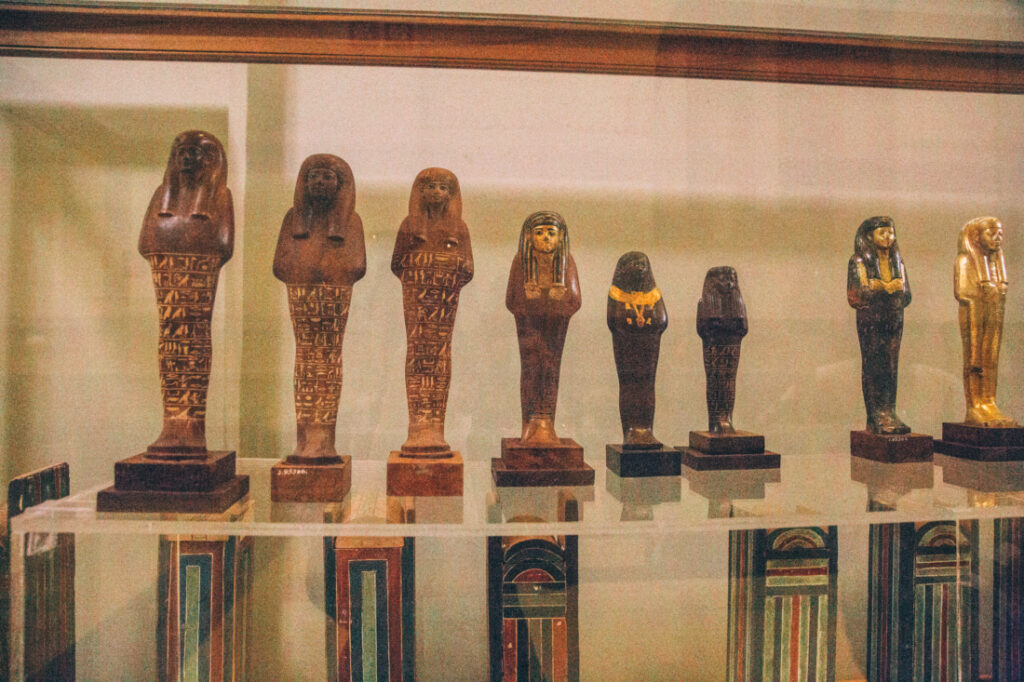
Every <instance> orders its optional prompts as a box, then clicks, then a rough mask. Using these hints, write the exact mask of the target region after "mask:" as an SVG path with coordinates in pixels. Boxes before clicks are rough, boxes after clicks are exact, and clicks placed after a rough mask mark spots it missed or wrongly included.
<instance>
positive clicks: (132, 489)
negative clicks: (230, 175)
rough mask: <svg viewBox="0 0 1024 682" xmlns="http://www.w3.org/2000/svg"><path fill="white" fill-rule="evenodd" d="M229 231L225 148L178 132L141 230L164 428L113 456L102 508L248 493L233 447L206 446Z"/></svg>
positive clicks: (209, 507)
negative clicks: (216, 313) (144, 443)
mask: <svg viewBox="0 0 1024 682" xmlns="http://www.w3.org/2000/svg"><path fill="white" fill-rule="evenodd" d="M234 234H235V224H234V209H233V205H232V200H231V191H230V190H229V189H228V187H227V156H226V155H225V153H224V147H223V146H222V145H221V143H220V141H219V140H218V139H217V138H216V137H214V136H213V135H211V134H210V133H207V132H203V131H199V130H190V131H187V132H184V133H181V134H180V135H178V136H177V137H176V138H175V139H174V144H173V145H172V147H171V156H170V159H169V160H168V162H167V170H166V172H165V173H164V181H163V184H161V185H160V187H158V188H157V190H156V192H155V193H154V194H153V198H152V200H150V202H149V208H148V209H147V210H146V216H145V218H144V219H143V222H142V233H141V234H140V235H139V253H140V254H142V256H143V257H145V258H146V259H147V260H148V261H149V264H150V267H151V269H152V272H153V284H154V287H155V288H156V299H157V310H158V313H159V320H160V341H159V346H158V354H159V360H160V363H159V366H160V387H161V391H162V394H163V429H162V430H161V432H160V435H159V437H158V438H157V439H156V441H154V442H153V443H152V444H151V445H150V446H149V448H148V449H147V451H146V452H145V453H143V454H141V455H137V456H135V457H131V458H128V459H126V460H122V461H121V462H118V463H117V465H116V466H115V472H114V473H115V477H114V478H115V485H114V487H113V488H108V489H106V490H103V491H101V492H100V494H99V497H98V498H97V508H98V509H99V510H100V511H195V512H208V511H222V510H223V509H224V508H225V507H227V506H228V505H230V504H231V503H232V502H234V501H235V500H236V499H238V497H240V496H241V495H242V494H244V493H245V492H246V491H247V490H248V477H245V476H235V475H234V471H235V467H234V459H235V453H234V452H228V451H220V452H209V453H208V452H207V450H206V427H205V424H206V391H207V387H208V385H209V379H210V364H211V360H212V350H213V348H212V344H211V334H210V321H211V317H212V315H213V302H214V296H215V294H216V291H217V279H218V276H219V274H220V268H221V266H222V265H224V263H226V262H227V261H228V259H230V258H231V253H232V250H233V248H234Z"/></svg>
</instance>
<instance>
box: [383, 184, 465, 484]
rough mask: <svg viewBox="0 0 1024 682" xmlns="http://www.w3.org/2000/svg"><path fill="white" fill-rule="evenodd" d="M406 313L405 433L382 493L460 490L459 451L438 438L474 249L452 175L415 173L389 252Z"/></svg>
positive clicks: (391, 464)
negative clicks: (457, 321) (455, 331)
mask: <svg viewBox="0 0 1024 682" xmlns="http://www.w3.org/2000/svg"><path fill="white" fill-rule="evenodd" d="M391 271H392V272H393V273H394V274H395V276H396V277H398V279H399V280H400V281H401V282H402V305H403V308H404V311H405V335H406V360H405V392H406V400H407V403H408V406H409V436H408V438H407V439H406V441H405V443H403V444H402V447H401V449H400V450H398V451H395V452H392V453H391V457H390V458H389V459H388V494H389V495H423V496H426V495H433V496H448V495H461V494H462V457H461V456H460V455H459V453H458V452H455V451H453V450H452V449H451V447H449V445H448V443H447V441H445V437H444V422H445V412H446V409H447V405H448V388H449V384H450V382H451V376H452V368H451V357H452V346H451V342H452V331H453V329H454V327H455V313H456V311H457V310H458V306H459V292H460V291H461V290H462V287H463V286H465V285H466V284H467V283H468V282H469V281H470V280H471V279H472V278H473V249H472V247H471V246H470V243H469V229H468V228H467V227H466V223H464V222H463V221H462V193H461V191H460V189H459V181H458V178H456V177H455V174H454V173H452V172H451V171H450V170H446V169H444V168H427V169H425V170H422V171H420V173H419V175H417V176H416V180H415V181H414V182H413V186H412V192H411V193H410V197H409V215H408V217H406V219H405V220H403V221H402V225H401V227H399V229H398V236H397V237H396V239H395V250H394V253H393V254H392V256H391Z"/></svg>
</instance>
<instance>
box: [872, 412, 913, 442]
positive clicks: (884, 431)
mask: <svg viewBox="0 0 1024 682" xmlns="http://www.w3.org/2000/svg"><path fill="white" fill-rule="evenodd" d="M868 431H871V432H872V433H878V434H881V435H883V436H896V435H900V434H904V433H910V427H909V426H907V425H906V424H904V423H903V421H902V420H901V419H900V418H899V417H897V416H896V415H895V414H893V413H892V412H882V413H881V414H879V415H877V416H874V417H869V418H868Z"/></svg>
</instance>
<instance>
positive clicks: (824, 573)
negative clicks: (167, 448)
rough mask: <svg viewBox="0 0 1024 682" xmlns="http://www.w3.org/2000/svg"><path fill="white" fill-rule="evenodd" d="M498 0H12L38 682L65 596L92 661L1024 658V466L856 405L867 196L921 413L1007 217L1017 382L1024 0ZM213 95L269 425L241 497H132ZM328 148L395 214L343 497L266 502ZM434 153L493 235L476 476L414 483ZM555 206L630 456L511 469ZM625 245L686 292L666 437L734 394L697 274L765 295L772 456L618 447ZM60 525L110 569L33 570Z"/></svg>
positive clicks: (151, 429) (17, 314)
mask: <svg viewBox="0 0 1024 682" xmlns="http://www.w3.org/2000/svg"><path fill="white" fill-rule="evenodd" d="M482 4H483V3H474V2H470V1H468V0H467V1H465V2H450V3H445V4H444V5H443V6H440V7H439V6H437V5H436V4H432V5H430V7H429V8H426V7H419V6H415V5H413V4H412V3H406V7H405V10H407V11H402V12H392V11H384V9H382V8H381V7H378V6H376V5H375V4H374V3H370V2H367V3H361V4H360V5H358V6H357V7H355V8H354V9H350V10H346V11H340V10H336V9H334V8H330V7H310V6H307V5H306V4H304V5H303V6H302V7H289V6H265V5H263V4H260V5H259V6H255V5H252V6H251V5H242V4H234V5H217V6H200V5H187V6H185V5H174V6H168V5H164V4H152V5H150V4H145V3H140V4H132V5H125V4H120V3H103V2H95V3H84V4H57V5H51V4H33V3H6V4H5V5H3V6H2V7H0V55H3V56H2V57H0V82H2V83H3V86H2V88H0V169H2V172H0V188H2V190H3V191H0V230H2V231H3V235H4V236H5V242H6V244H7V248H6V249H3V250H0V289H2V290H3V291H4V292H5V295H4V296H2V297H0V339H2V340H3V343H2V344H0V367H2V370H0V419H2V420H3V437H2V438H0V471H2V472H3V474H4V475H5V476H6V478H7V479H10V478H11V477H12V476H14V475H16V474H20V473H22V472H25V471H30V470H32V469H36V468H39V467H42V466H45V465H47V464H51V463H53V462H58V461H67V462H68V463H69V465H70V480H71V494H70V496H68V497H66V498H63V499H61V500H55V501H50V502H46V503H44V504H42V505H39V506H36V507H32V508H30V509H27V510H25V511H24V512H23V513H21V514H20V515H19V516H17V517H16V518H14V519H13V520H12V524H11V533H12V535H11V548H12V551H11V553H12V565H11V584H12V626H11V634H12V647H11V666H12V667H11V672H12V675H11V677H12V679H21V678H23V677H31V676H32V672H31V671H29V670H26V668H25V666H26V658H25V655H24V650H25V644H26V642H25V637H31V636H32V632H34V631H38V629H39V627H40V626H39V622H38V621H37V620H36V621H34V620H33V617H35V616H38V615H39V614H41V613H47V612H48V611H47V610H48V609H58V610H59V609H64V610H65V611H64V613H66V610H67V609H69V608H72V609H73V622H74V635H73V639H74V652H73V653H74V663H75V667H76V671H77V677H78V678H79V679H153V678H178V677H180V678H182V679H230V678H236V679H242V678H248V679H323V678H324V677H329V678H330V679H338V678H342V679H403V678H404V679H412V678H415V679H422V680H480V679H487V678H491V679H517V680H520V679H521V680H532V679H582V680H633V679H702V680H703V679H723V678H726V679H730V680H741V679H743V680H753V679H762V678H764V679H768V678H771V677H772V676H773V675H774V676H778V677H779V678H780V679H784V678H788V679H841V680H846V679H907V678H913V679H940V677H941V674H942V671H943V670H944V671H945V673H946V674H947V675H949V677H956V676H957V675H960V676H962V677H964V678H972V677H980V678H992V679H1014V677H1013V675H1015V674H1019V673H1020V671H1021V670H1022V662H1021V659H1020V657H1019V651H1020V650H1021V649H1022V647H1021V640H1020V636H1021V635H1020V633H1021V632H1022V631H1024V629H1022V627H1021V618H1022V616H1021V614H1022V613H1024V610H1022V601H1024V596H1022V588H1021V585H1022V584H1024V580H1022V575H1021V568H1020V556H1021V553H1022V552H1024V526H1022V524H1024V522H1022V521H1021V518H1022V517H1024V464H1022V463H1021V462H1008V463H988V464H986V463H977V462H971V461H965V460H960V459H955V458H950V457H944V456H942V455H935V457H934V459H933V461H931V462H917V463H911V464H901V465H885V464H880V463H878V462H872V461H867V460H862V459H859V458H852V457H850V455H849V451H850V447H849V432H850V431H851V430H853V429H860V428H863V425H864V406H863V403H862V398H861V387H860V353H859V348H858V341H857V330H856V325H855V321H854V313H853V311H852V310H851V309H850V308H849V306H848V305H847V302H846V299H845V289H844V282H845V276H846V266H847V261H848V259H849V257H850V254H851V253H852V248H853V241H854V235H855V232H856V230H857V226H858V225H859V224H860V223H861V222H862V221H863V220H864V219H865V218H867V217H869V216H874V215H890V216H892V217H893V219H894V222H895V224H896V226H897V230H898V235H899V240H900V247H901V251H902V255H903V258H904V260H905V263H906V268H907V272H908V278H909V279H911V280H912V281H913V286H914V298H913V302H912V305H911V306H910V307H908V308H907V310H906V313H905V323H904V332H903V347H902V362H901V363H900V364H901V368H900V369H901V371H900V383H899V400H898V403H897V405H898V409H899V415H900V417H901V418H902V419H903V420H904V421H906V422H907V423H908V424H910V425H911V426H912V427H913V429H914V430H915V431H916V432H920V433H924V434H931V435H935V436H936V437H938V436H939V435H940V432H941V424H942V423H943V422H945V421H956V420H959V419H961V418H962V415H963V410H964V407H963V397H962V396H963V390H962V378H961V370H962V364H961V358H960V352H961V351H960V337H959V331H958V323H957V307H956V302H955V300H954V299H953V296H952V286H951V284H952V271H953V262H954V259H955V257H956V240H957V236H958V234H959V230H960V228H961V226H962V225H963V224H964V223H965V222H967V221H968V220H970V219H972V218H975V217H977V216H982V215H994V216H998V217H999V218H1000V219H1001V220H1002V222H1003V225H1004V226H1005V230H1006V240H1005V244H1004V251H1005V257H1006V266H1007V271H1008V273H1009V280H1010V290H1009V300H1008V303H1009V305H1008V306H1007V308H1006V319H1005V328H1004V335H1003V339H1004V341H1003V348H1002V356H1001V363H1000V369H1001V371H1000V374H999V376H1000V383H999V398H1000V406H1001V407H1002V409H1003V410H1004V411H1005V412H1007V413H1008V414H1010V415H1011V416H1015V417H1017V418H1018V419H1021V418H1024V392H1022V391H1021V386H1022V383H1024V375H1022V370H1021V367H1022V366H1024V362H1022V360H1024V350H1022V345H1021V343H1020V338H1021V334H1022V332H1024V318H1022V316H1021V313H1020V310H1021V306H1020V305H1017V304H1016V301H1019V300H1020V299H1019V297H1020V296H1021V292H1020V291H1019V290H1018V289H1017V288H1015V281H1016V280H1015V277H1016V273H1020V272H1024V236H1022V230H1021V228H1022V226H1024V206H1022V204H1021V202H1020V200H1019V194H1020V192H1019V188H1020V186H1021V184H1022V181H1024V142H1022V140H1024V100H1021V98H1020V93H1022V92H1024V42H1022V41H1024V11H1022V10H1021V8H1020V7H1019V6H1017V5H1016V4H1014V3H1009V2H986V3H971V4H970V7H965V6H962V3H956V2H939V3H928V4H927V6H925V5H924V4H918V3H906V4H903V5H900V6H893V5H892V3H887V2H856V3H846V4H844V5H843V6H841V7H836V6H835V4H834V3H825V2H817V1H814V0H806V1H805V2H800V3H795V4H793V3H789V4H786V5H779V4H775V3H762V2H716V3H707V4H706V6H705V7H702V8H700V9H697V8H691V7H689V5H690V4H691V3H660V4H659V6H658V7H646V6H645V7H639V6H638V7H636V8H629V9H626V8H623V7H622V6H621V3H595V4H594V5H593V6H592V7H590V8H586V9H585V10H580V9H579V5H578V4H577V3H563V2H557V1H551V2H536V3H530V5H529V7H528V8H527V9H525V10H523V14H502V15H494V14H476V13H474V12H481V11H493V9H492V8H490V7H483V6H480V5H482ZM423 9H430V10H432V11H430V12H423V11H421V10H423ZM434 10H443V11H442V12H440V13H438V12H436V11H434ZM581 15H582V16H581ZM189 129H202V130H207V131H210V132H212V133H213V134H215V135H216V136H217V137H218V138H219V139H220V140H221V141H222V142H223V143H224V146H225V148H226V151H227V160H228V186H229V187H230V188H231V190H232V193H233V195H234V208H235V221H236V237H235V239H236V241H235V253H234V256H233V258H232V259H231V260H230V261H229V262H228V263H227V264H226V265H225V266H224V267H223V270H222V273H221V280H220V291H219V292H218V294H217V299H218V300H217V302H216V306H215V309H214V318H213V330H212V331H213V370H212V374H211V385H210V394H209V396H210V397H209V403H208V411H207V412H208V416H207V438H208V441H209V446H210V447H211V449H218V450H235V451H236V452H237V454H238V457H239V458H240V459H239V473H241V474H246V475H248V476H249V477H250V493H249V495H248V496H247V497H246V498H243V500H242V501H240V502H239V503H238V504H237V505H235V506H233V507H232V508H230V509H229V510H227V511H226V512H225V513H224V514H220V515H156V514H152V515H147V514H101V513H97V512H96V510H95V509H96V507H95V499H96V492H97V491H98V490H99V489H101V488H103V487H105V486H107V485H109V481H110V479H111V478H112V473H113V463H114V462H115V461H118V460H121V459H123V458H125V457H129V456H131V455H134V454H136V453H138V452H140V451H142V450H143V449H144V448H145V445H146V444H147V443H149V442H150V441H151V440H152V439H153V437H154V436H155V435H156V433H157V431H158V429H159V423H160V402H159V377H158V373H157V371H156V369H157V368H156V362H155V359H156V358H155V353H154V350H155V348H156V342H157V325H156V324H155V322H156V320H155V315H154V308H153V294H152V284H151V282H150V273H149V269H148V265H147V263H146V261H145V260H144V259H143V258H142V257H140V256H139V255H138V254H137V252H136V245H137V241H138V234H139V228H140V226H141V220H142V216H143V214H144V213H145V210H146V206H147V203H148V201H149V199H150V197H151V196H152V193H153V190H154V188H155V187H156V186H157V185H158V184H159V183H160V181H161V177H162V175H163V170H164V166H165V164H166V160H167V153H168V150H169V149H170V144H171V141H172V140H173V139H174V136H175V135H176V134H177V133H179V132H181V131H183V130H189ZM314 153H332V154H336V155H338V156H340V157H342V158H344V159H345V160H346V161H347V162H348V163H349V165H350V166H351V168H352V171H353V174H354V178H355V185H356V210H357V211H358V212H359V214H360V215H361V216H362V221H363V224H364V230H365V234H366V251H367V274H366V277H365V278H364V279H363V280H362V281H360V282H358V283H357V284H356V285H355V286H354V290H353V295H352V302H351V309H350V314H349V320H348V328H347V331H346V341H345V350H344V379H343V388H342V393H341V408H340V414H339V417H338V433H337V445H338V451H339V453H341V454H346V455H351V456H352V459H353V470H352V491H351V492H350V494H349V496H348V497H347V498H346V500H345V501H344V502H343V503H340V504H335V505H322V504H320V505H314V504H305V505H303V504H297V503H272V502H271V500H270V483H269V480H270V467H271V465H272V464H274V463H275V462H277V461H278V460H280V459H281V458H282V457H285V456H286V455H288V454H290V453H291V450H292V447H293V446H294V443H295V434H296V427H295V415H294V408H293V402H292V400H293V398H292V384H291V379H292V362H293V358H294V341H293V339H292V332H291V328H290V323H289V317H288V306H287V297H286V290H285V286H284V285H283V284H281V282H279V281H278V280H276V279H275V278H274V275H273V273H272V261H273V255H274V248H275V244H276V240H277V235H278V231H279V228H280V225H281V221H282V218H283V217H284V214H285V212H286V211H287V210H288V208H289V207H290V206H291V197H292V192H293V188H294V183H295V174H296V172H297V171H298V169H299V166H300V164H301V163H302V160H303V159H304V158H306V157H307V156H309V155H310V154H314ZM430 166H443V167H446V168H449V169H451V170H452V171H454V172H455V174H456V175H457V176H458V178H459V183H460V185H461V191H462V200H463V208H462V216H463V219H464V220H465V222H466V224H467V225H468V228H469V232H470V234H471V237H472V241H473V253H474V260H475V276H474V278H473V281H472V282H470V283H469V284H467V285H466V287H465V289H464V290H463V291H462V293H461V305H460V311H459V313H458V319H457V321H456V323H455V328H454V334H453V340H452V357H453V371H452V382H451V391H450V396H449V402H448V416H447V439H448V441H449V443H450V444H451V446H452V447H453V449H456V450H459V451H460V452H461V454H462V458H463V460H464V461H465V487H464V494H463V495H462V496H461V497H455V498H433V499H430V498H388V497H387V496H386V495H385V462H386V459H387V457H388V454H389V452H390V451H391V450H395V449H397V448H398V447H399V446H400V445H401V443H402V441H403V440H404V438H405V429H406V424H407V421H406V420H407V412H406V402H405V396H404V390H405V385H404V380H403V377H404V371H405V364H404V359H405V356H404V351H405V343H404V336H403V332H404V328H403V318H402V292H401V286H400V284H399V282H398V280H397V279H396V278H395V277H394V276H393V275H392V273H391V272H390V269H389V263H390V257H391V253H392V248H393V245H394V240H395V235H396V233H397V231H398V227H399V224H400V223H401V221H402V219H403V217H404V216H405V215H406V213H407V207H408V196H409V194H408V193H409V186H410V183H411V182H412V180H413V178H414V177H415V176H416V174H417V173H418V172H419V171H420V170H421V169H423V168H427V167H430ZM541 209H547V210H554V211H558V212H559V213H560V214H561V215H562V216H564V217H565V220H566V222H567V223H568V225H569V228H570V230H571V231H572V239H573V244H572V248H573V256H574V258H575V261H576V264H577V268H578V272H579V279H580V288H581V291H582V300H583V303H582V308H581V309H580V311H579V313H577V314H576V316H575V317H574V318H573V320H572V322H571V323H570V325H569V330H568V335H567V338H566V344H565V350H564V356H563V361H562V370H561V371H562V374H561V386H560V393H559V403H558V412H557V425H558V427H559V428H560V429H561V430H564V431H566V432H567V433H571V434H572V435H573V437H574V438H575V439H576V440H577V441H579V443H580V444H581V445H582V446H583V448H584V452H585V457H586V459H587V461H588V462H589V464H590V465H591V466H592V467H593V468H594V469H595V472H596V481H595V483H594V485H593V486H580V487H562V488H558V487H539V488H533V489H529V488H522V489H520V488H500V489H499V488H496V487H495V486H494V485H493V482H492V479H491V470H490V459H491V458H493V457H497V456H498V455H499V452H500V441H501V438H503V437H507V436H514V435H516V434H517V433H518V429H519V425H520V421H519V417H520V415H519V390H518V383H519V382H518V379H519V356H518V353H517V345H516V330H515V324H514V321H513V318H512V315H511V314H509V312H508V311H507V310H506V309H505V305H504V301H505V285H506V281H507V278H508V268H509V263H510V262H511V261H512V258H513V256H514V255H515V253H516V248H517V239H518V236H519V229H520V225H521V224H522V222H523V220H524V218H526V217H527V216H528V215H529V214H531V213H533V212H534V211H537V210H541ZM632 250H639V251H643V252H645V253H646V254H647V255H648V256H649V258H650V261H651V264H652V266H653V269H654V271H656V272H657V277H658V286H659V288H660V290H661V293H662V295H663V297H664V301H665V304H666V309H667V313H668V318H669V324H668V328H667V330H666V331H665V333H664V335H663V337H662V342H661V360H660V365H659V373H658V383H657V388H656V395H657V412H656V416H655V429H656V431H657V433H658V434H659V437H660V438H661V439H662V440H663V441H664V442H665V443H666V444H667V445H672V446H676V445H685V444H686V439H687V434H688V433H689V432H690V431H692V430H696V429H700V428H704V425H705V424H706V423H707V422H706V418H707V415H706V411H705V401H704V381H705V379H704V368H703V364H702V359H701V358H702V355H701V352H702V351H701V342H700V339H699V337H698V336H697V334H696V331H695V322H696V306H697V300H698V298H699V297H700V294H701V284H702V282H703V279H704V273H705V272H706V271H707V270H708V269H709V268H710V267H713V266H720V265H730V266H732V267H734V268H735V269H736V271H737V273H738V276H739V278H740V280H741V282H742V287H743V292H744V299H745V301H746V307H747V314H748V319H749V329H750V331H749V333H748V335H747V336H746V338H745V339H744V344H743V360H742V362H741V364H740V367H739V371H738V377H737V395H736V407H735V413H734V417H735V421H736V424H737V426H741V427H743V428H746V429H749V430H751V431H756V432H758V433H763V434H764V436H765V441H766V444H767V446H768V448H769V449H770V450H772V451H774V452H778V453H780V454H781V467H780V468H779V469H777V470H752V471H717V472H715V471H693V470H691V469H688V468H686V467H684V468H683V473H682V475H681V476H668V477H652V478H620V477H619V476H617V475H615V474H614V473H613V472H610V471H608V469H607V468H606V466H605V460H604V456H603V452H604V448H605V445H606V444H608V443H617V442H620V441H621V431H620V429H619V422H618V411H617V404H618V403H617V401H618V383H617V379H616V374H615V364H614V360H613V355H612V343H611V335H610V334H609V331H608V328H607V326H606V317H605V306H606V299H607V292H608V287H609V284H610V283H611V278H612V274H613V271H614V268H615V264H616V261H617V260H618V258H619V256H620V255H621V254H623V253H624V252H627V251H632ZM58 534H59V536H60V537H67V536H68V535H69V534H70V535H73V536H74V553H73V557H74V558H73V562H72V565H73V577H72V578H67V579H68V580H71V584H72V587H73V593H74V598H73V599H70V600H68V599H64V600H63V601H62V602H61V603H56V601H54V600H51V603H49V604H48V605H44V606H40V605H39V603H38V602H37V601H33V600H35V599H37V598H38V597H39V595H40V594H43V595H45V594H47V592H46V586H45V585H42V584H39V583H33V582H31V581H32V576H33V575H39V574H38V573H33V571H38V570H40V569H39V568H38V566H39V561H36V562H35V563H33V557H41V556H49V555H47V554H46V553H47V552H50V551H52V550H53V548H54V547H55V546H56V545H55V544H54V543H55V542H56V541H55V540H54V538H55V537H57V536H58ZM204 557H205V558H204ZM204 562H205V563H204ZM524 567H525V568H524ZM534 569H536V571H534V572H531V571H533V570H534ZM62 575H67V574H62ZM218 600H219V601H218ZM58 601H59V600H58ZM68 601H70V602H72V603H70V604H69V603H67V602H68ZM44 604H45V602H44ZM33 628H35V630H33ZM926 633H927V636H926ZM1014 652H1017V653H1014ZM908 671H909V672H908ZM1015 671H1016V672H1015ZM346 674H347V675H348V676H347V677H346V676H345V675H346Z"/></svg>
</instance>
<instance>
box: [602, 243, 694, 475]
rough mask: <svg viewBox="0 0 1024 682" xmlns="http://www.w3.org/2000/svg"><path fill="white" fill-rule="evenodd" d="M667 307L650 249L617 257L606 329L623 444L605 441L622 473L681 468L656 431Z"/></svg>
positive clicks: (674, 472)
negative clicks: (616, 383)
mask: <svg viewBox="0 0 1024 682" xmlns="http://www.w3.org/2000/svg"><path fill="white" fill-rule="evenodd" d="M667 326H668V313H667V312H666V310H665V302H664V301H663V300H662V299H661V291H660V290H659V289H658V286H657V285H656V284H655V283H654V273H653V272H651V261H650V260H649V259H648V258H647V255H646V254H643V253H640V252H639V251H630V252H629V253H625V254H623V255H622V257H621V258H619V262H618V264H617V265H616V266H615V274H614V275H613V276H612V285H611V288H610V289H609V290H608V329H610V330H611V332H612V350H613V351H614V353H615V370H616V373H617V374H618V376H619V418H620V420H621V421H622V444H621V445H615V444H608V445H606V446H605V461H606V463H607V465H608V468H609V469H611V470H612V471H614V472H615V473H617V474H618V475H619V476H626V477H628V476H672V475H678V474H679V451H678V450H676V449H674V448H666V447H664V446H663V445H662V444H661V441H659V440H658V439H657V438H655V437H654V379H655V376H656V375H657V372H658V353H659V351H660V350H661V335H662V333H663V332H664V331H665V328H666V327H667Z"/></svg>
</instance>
